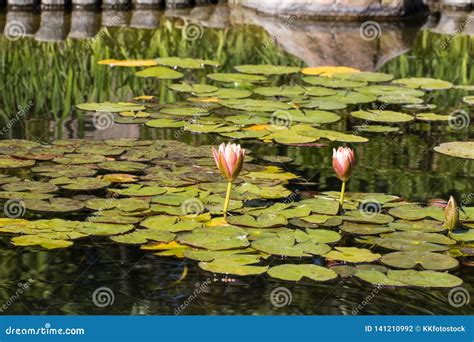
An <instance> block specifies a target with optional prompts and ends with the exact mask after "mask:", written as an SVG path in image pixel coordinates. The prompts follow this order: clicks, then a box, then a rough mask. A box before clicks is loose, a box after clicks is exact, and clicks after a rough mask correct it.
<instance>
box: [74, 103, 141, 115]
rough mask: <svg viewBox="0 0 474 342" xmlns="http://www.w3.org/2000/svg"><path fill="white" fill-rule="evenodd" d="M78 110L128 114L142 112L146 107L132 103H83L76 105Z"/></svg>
mask: <svg viewBox="0 0 474 342" xmlns="http://www.w3.org/2000/svg"><path fill="white" fill-rule="evenodd" d="M76 107H77V108H79V109H81V110H85V111H88V112H109V113H118V112H127V111H135V112H136V111H140V110H145V108H146V107H145V106H143V105H140V104H136V103H131V102H117V103H112V102H101V103H81V104H78V105H76Z"/></svg>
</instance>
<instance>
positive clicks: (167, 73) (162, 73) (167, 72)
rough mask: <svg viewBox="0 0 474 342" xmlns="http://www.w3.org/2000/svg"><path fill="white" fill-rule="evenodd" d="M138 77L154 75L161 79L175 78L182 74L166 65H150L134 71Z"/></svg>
mask: <svg viewBox="0 0 474 342" xmlns="http://www.w3.org/2000/svg"><path fill="white" fill-rule="evenodd" d="M135 76H138V77H156V78H159V79H162V80H175V79H177V78H181V77H183V74H182V73H180V72H178V71H176V70H173V69H170V68H166V67H161V66H158V67H151V68H147V69H144V70H141V71H138V72H136V73H135Z"/></svg>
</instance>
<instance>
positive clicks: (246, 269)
mask: <svg viewBox="0 0 474 342" xmlns="http://www.w3.org/2000/svg"><path fill="white" fill-rule="evenodd" d="M199 267H200V268H201V269H203V270H205V271H208V272H213V273H223V274H234V275H238V276H249V275H257V274H262V273H265V272H266V271H267V270H268V266H249V265H246V264H242V263H240V262H238V261H235V259H234V258H231V257H228V258H221V259H216V260H214V261H211V262H205V261H201V262H200V263H199Z"/></svg>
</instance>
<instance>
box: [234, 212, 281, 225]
mask: <svg viewBox="0 0 474 342" xmlns="http://www.w3.org/2000/svg"><path fill="white" fill-rule="evenodd" d="M228 222H229V223H230V224H235V225H237V226H244V227H256V228H269V227H277V226H284V225H286V224H287V223H288V221H287V220H286V218H285V216H283V215H281V214H263V215H260V216H258V217H254V216H251V215H240V216H232V217H229V219H228Z"/></svg>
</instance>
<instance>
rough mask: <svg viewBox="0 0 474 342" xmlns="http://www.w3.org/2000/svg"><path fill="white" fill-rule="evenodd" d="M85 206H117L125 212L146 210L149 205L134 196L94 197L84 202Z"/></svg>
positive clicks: (94, 207) (94, 208) (90, 207)
mask: <svg viewBox="0 0 474 342" xmlns="http://www.w3.org/2000/svg"><path fill="white" fill-rule="evenodd" d="M86 207H87V208H89V209H92V210H99V211H103V210H107V209H113V208H117V209H120V210H123V211H125V212H133V211H139V210H146V209H148V208H149V207H150V204H149V203H148V201H144V200H141V199H136V198H95V199H91V200H88V201H87V202H86Z"/></svg>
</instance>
